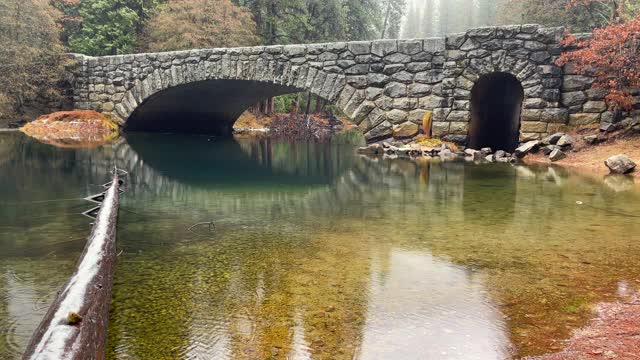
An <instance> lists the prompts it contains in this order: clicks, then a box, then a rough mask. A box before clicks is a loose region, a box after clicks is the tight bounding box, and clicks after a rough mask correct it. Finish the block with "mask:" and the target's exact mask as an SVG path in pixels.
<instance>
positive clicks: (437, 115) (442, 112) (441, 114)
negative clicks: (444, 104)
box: [432, 108, 451, 122]
mask: <svg viewBox="0 0 640 360" xmlns="http://www.w3.org/2000/svg"><path fill="white" fill-rule="evenodd" d="M432 112H433V121H434V122H445V121H447V116H449V113H450V112H451V109H449V108H439V109H433V110H432Z"/></svg>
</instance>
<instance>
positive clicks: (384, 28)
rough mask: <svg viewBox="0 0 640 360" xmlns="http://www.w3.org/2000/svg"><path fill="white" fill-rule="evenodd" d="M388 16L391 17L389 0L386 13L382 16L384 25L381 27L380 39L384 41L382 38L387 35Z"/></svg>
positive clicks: (388, 0)
mask: <svg viewBox="0 0 640 360" xmlns="http://www.w3.org/2000/svg"><path fill="white" fill-rule="evenodd" d="M389 16H391V0H387V11H386V14H385V15H384V24H383V25H382V34H381V35H380V39H384V36H385V35H386V33H387V26H388V25H389Z"/></svg>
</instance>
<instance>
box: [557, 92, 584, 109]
mask: <svg viewBox="0 0 640 360" xmlns="http://www.w3.org/2000/svg"><path fill="white" fill-rule="evenodd" d="M585 101H587V95H586V94H585V93H584V92H583V91H571V92H564V93H562V96H561V102H562V104H563V105H564V106H575V105H582V104H584V103H585Z"/></svg>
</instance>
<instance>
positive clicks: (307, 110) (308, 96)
mask: <svg viewBox="0 0 640 360" xmlns="http://www.w3.org/2000/svg"><path fill="white" fill-rule="evenodd" d="M310 108H311V93H310V92H309V93H307V108H306V109H305V110H304V114H305V115H309V109H310Z"/></svg>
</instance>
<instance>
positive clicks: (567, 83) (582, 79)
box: [562, 75, 593, 92]
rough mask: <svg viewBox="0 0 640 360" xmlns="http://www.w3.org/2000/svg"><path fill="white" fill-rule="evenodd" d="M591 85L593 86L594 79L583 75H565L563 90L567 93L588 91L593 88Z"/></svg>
mask: <svg viewBox="0 0 640 360" xmlns="http://www.w3.org/2000/svg"><path fill="white" fill-rule="evenodd" d="M591 84H593V78H592V77H587V76H583V75H565V76H564V79H563V81H562V90H563V91H565V92H567V91H576V90H586V89H588V88H590V87H591Z"/></svg>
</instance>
